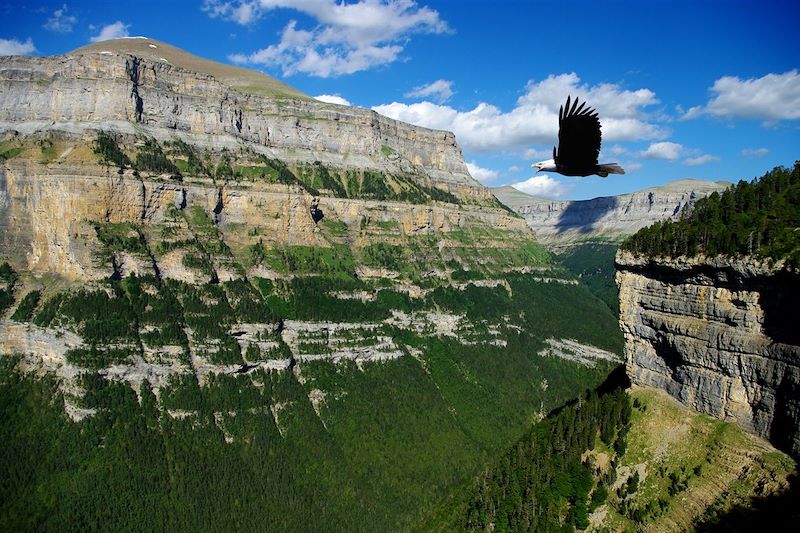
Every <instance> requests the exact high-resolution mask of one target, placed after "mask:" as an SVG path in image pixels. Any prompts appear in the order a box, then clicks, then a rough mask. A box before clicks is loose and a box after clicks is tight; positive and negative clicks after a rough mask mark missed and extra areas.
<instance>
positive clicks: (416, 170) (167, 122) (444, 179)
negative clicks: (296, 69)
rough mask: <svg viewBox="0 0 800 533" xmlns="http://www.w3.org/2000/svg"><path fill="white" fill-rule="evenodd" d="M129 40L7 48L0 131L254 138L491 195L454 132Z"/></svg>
mask: <svg viewBox="0 0 800 533" xmlns="http://www.w3.org/2000/svg"><path fill="white" fill-rule="evenodd" d="M148 43H149V44H152V46H153V47H154V49H155V50H158V47H165V46H167V45H164V44H163V43H157V41H152V42H151V41H150V40H145V41H143V42H142V44H143V45H145V44H148ZM156 43H157V44H156ZM149 44H148V46H149ZM103 48H106V49H105V50H104V49H103ZM124 50H129V49H120V48H119V47H118V46H115V44H114V42H109V43H107V44H106V45H105V46H103V45H102V44H101V45H95V46H93V47H91V48H89V49H84V50H78V51H76V52H74V53H72V54H67V55H64V56H54V57H3V58H0V131H7V130H15V131H19V132H21V133H23V134H29V133H33V132H35V131H39V130H42V129H49V130H56V131H64V132H71V133H73V134H76V133H77V134H80V133H82V132H85V131H87V130H89V131H92V130H98V129H104V130H107V131H116V132H120V133H126V134H129V135H132V136H136V135H142V134H146V135H150V136H153V137H155V138H157V139H159V140H168V139H174V138H181V139H183V140H185V141H186V142H189V143H190V144H192V145H195V146H205V147H210V148H215V149H221V148H228V149H238V148H239V147H241V144H242V143H246V145H247V146H248V147H249V148H251V149H253V150H255V151H257V152H259V153H262V154H264V155H267V156H268V157H273V158H277V159H281V160H282V161H286V162H290V163H291V162H305V163H313V162H316V161H319V162H321V163H323V164H326V165H331V166H335V167H339V168H348V169H370V170H376V171H383V172H396V173H408V174H412V175H414V176H416V177H417V178H418V179H420V180H422V181H423V182H426V181H427V182H428V183H429V184H434V185H437V186H439V187H441V188H443V189H446V190H449V191H450V192H453V193H455V194H460V195H464V196H477V197H481V198H490V197H491V196H490V194H489V193H488V191H487V190H486V189H485V188H483V187H481V186H480V185H479V184H478V183H477V182H476V181H475V180H474V179H472V177H471V176H470V175H469V172H468V171H467V167H466V164H465V163H464V159H463V157H462V155H461V149H460V148H459V146H458V144H457V143H456V140H455V136H454V135H453V134H452V133H450V132H445V131H437V130H430V129H425V128H420V127H417V126H412V125H410V124H406V123H403V122H399V121H396V120H392V119H389V118H387V117H384V116H382V115H379V114H377V113H376V112H374V111H370V110H367V109H362V108H357V107H347V106H340V105H335V104H327V103H323V102H319V101H316V100H313V99H310V98H307V97H306V98H300V97H285V96H282V97H276V96H275V95H273V94H259V93H258V92H257V91H256V92H246V91H243V90H242V88H241V87H236V86H235V85H233V84H232V83H231V82H230V80H228V79H227V78H225V77H221V76H220V77H219V78H220V79H218V77H215V76H214V75H212V74H210V73H208V72H202V71H195V70H189V69H187V68H182V67H179V66H176V65H173V64H172V63H170V62H169V61H167V60H166V59H164V58H158V57H155V56H152V55H149V54H139V53H136V52H135V51H130V50H129V52H125V51H124ZM184 54H185V53H184ZM156 55H157V54H156ZM187 55H188V54H187ZM195 59H197V60H199V58H195ZM190 64H192V65H197V64H200V63H198V62H194V63H190ZM203 64H204V65H208V64H213V63H212V62H208V61H205V62H204V63H203ZM215 65H216V64H215ZM217 67H218V68H217V70H220V69H222V68H226V67H227V66H225V65H217ZM198 68H199V67H198ZM227 68H231V67H227ZM298 94H299V93H298Z"/></svg>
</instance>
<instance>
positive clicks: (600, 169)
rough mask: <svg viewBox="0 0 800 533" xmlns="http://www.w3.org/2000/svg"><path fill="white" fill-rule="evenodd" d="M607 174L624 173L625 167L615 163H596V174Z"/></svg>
mask: <svg viewBox="0 0 800 533" xmlns="http://www.w3.org/2000/svg"><path fill="white" fill-rule="evenodd" d="M609 174H625V169H624V168H622V167H621V166H619V165H618V164H616V163H606V164H605V165H597V175H598V176H601V177H603V178H605V177H606V176H608V175H609Z"/></svg>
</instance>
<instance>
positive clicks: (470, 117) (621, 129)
mask: <svg viewBox="0 0 800 533" xmlns="http://www.w3.org/2000/svg"><path fill="white" fill-rule="evenodd" d="M567 94H571V95H573V97H574V96H579V97H580V98H581V99H585V100H587V101H588V102H589V104H590V105H592V106H593V107H596V108H597V110H598V112H599V113H600V120H601V123H602V125H603V138H604V139H606V140H610V141H630V140H644V139H659V138H663V137H665V136H666V135H667V131H665V130H664V129H663V128H662V127H661V126H659V125H658V124H655V123H654V122H652V121H651V120H650V119H649V118H648V115H647V113H646V112H645V108H646V107H647V106H650V105H653V104H655V103H657V102H658V100H657V99H656V96H655V93H653V92H652V91H650V90H649V89H639V90H636V91H629V90H625V89H623V88H621V87H620V86H618V85H615V84H608V83H605V84H600V85H595V86H589V85H588V84H581V83H580V78H578V76H577V75H576V74H574V73H571V74H560V75H551V76H548V77H547V78H546V79H544V80H542V81H539V82H534V81H531V82H529V83H528V85H527V87H526V92H525V94H523V95H522V96H521V97H519V98H518V100H517V105H516V107H514V108H513V109H512V110H510V111H507V112H504V111H502V110H501V109H500V108H498V107H497V106H495V105H493V104H491V103H486V102H481V103H479V104H478V105H476V106H475V107H474V108H473V109H471V110H468V111H459V110H456V109H454V108H452V107H450V106H446V105H441V104H437V103H434V102H430V101H424V102H418V103H414V104H404V103H400V102H392V103H390V104H385V105H379V106H375V107H373V109H374V110H375V111H377V112H378V113H381V114H382V115H386V116H388V117H391V118H395V119H398V120H403V121H405V122H410V123H412V124H417V125H419V126H425V127H428V128H435V129H444V130H448V131H453V132H455V134H456V137H457V138H458V141H459V143H461V145H462V146H463V147H464V148H465V149H468V150H474V151H492V150H506V151H508V150H518V151H519V152H523V151H524V150H526V149H528V148H530V146H531V145H540V146H547V145H548V144H555V143H556V142H557V141H556V139H557V135H558V108H559V106H560V105H562V104H563V103H564V101H563V99H564V95H567ZM535 150H537V151H538V150H539V149H538V148H537V149H535ZM549 153H550V151H549V150H547V154H548V155H547V157H549Z"/></svg>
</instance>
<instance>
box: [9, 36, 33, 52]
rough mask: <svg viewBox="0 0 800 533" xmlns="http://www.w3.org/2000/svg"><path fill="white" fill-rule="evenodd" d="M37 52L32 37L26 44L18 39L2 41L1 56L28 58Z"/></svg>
mask: <svg viewBox="0 0 800 533" xmlns="http://www.w3.org/2000/svg"><path fill="white" fill-rule="evenodd" d="M35 51H36V47H35V46H33V41H32V40H31V38H30V37H28V40H27V41H25V42H22V41H18V40H17V39H0V56H27V55H30V54H32V53H34V52H35Z"/></svg>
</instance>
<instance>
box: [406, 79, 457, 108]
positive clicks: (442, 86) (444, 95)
mask: <svg viewBox="0 0 800 533" xmlns="http://www.w3.org/2000/svg"><path fill="white" fill-rule="evenodd" d="M403 96H405V97H406V98H427V97H431V98H433V100H435V101H437V102H439V103H441V102H446V101H447V100H449V99H450V97H451V96H453V82H452V81H449V80H436V81H434V82H431V83H428V84H427V85H420V86H419V87H414V88H413V89H411V90H410V91H408V92H407V93H405V94H404V95H403Z"/></svg>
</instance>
